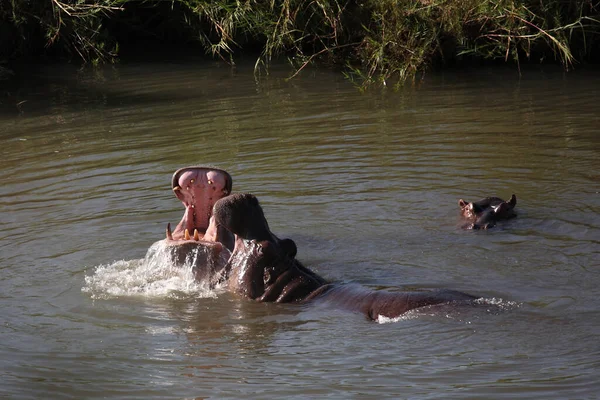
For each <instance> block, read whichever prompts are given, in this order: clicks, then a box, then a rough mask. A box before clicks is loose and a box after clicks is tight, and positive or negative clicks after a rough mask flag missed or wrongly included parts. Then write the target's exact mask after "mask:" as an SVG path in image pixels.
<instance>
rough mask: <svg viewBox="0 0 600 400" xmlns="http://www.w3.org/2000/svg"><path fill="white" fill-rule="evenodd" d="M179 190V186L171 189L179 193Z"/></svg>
mask: <svg viewBox="0 0 600 400" xmlns="http://www.w3.org/2000/svg"><path fill="white" fill-rule="evenodd" d="M180 190H181V186H175V187H174V188H173V191H174V192H179V191H180Z"/></svg>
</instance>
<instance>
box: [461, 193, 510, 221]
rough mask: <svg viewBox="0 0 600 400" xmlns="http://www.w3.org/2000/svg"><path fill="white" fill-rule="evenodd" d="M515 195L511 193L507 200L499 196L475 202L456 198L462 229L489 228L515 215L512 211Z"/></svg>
mask: <svg viewBox="0 0 600 400" xmlns="http://www.w3.org/2000/svg"><path fill="white" fill-rule="evenodd" d="M516 204H517V197H516V196H515V195H514V194H513V195H512V196H511V197H510V199H509V200H508V201H504V200H502V199H501V198H499V197H486V198H485V199H481V200H479V201H475V202H467V201H464V200H463V199H460V200H458V206H459V207H460V215H461V217H462V219H463V224H462V227H463V228H464V229H489V228H492V227H494V226H495V225H496V222H498V221H502V220H506V219H510V218H513V217H516V216H517V214H516V213H515V211H514V208H515V205H516Z"/></svg>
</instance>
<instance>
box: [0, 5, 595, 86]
mask: <svg viewBox="0 0 600 400" xmlns="http://www.w3.org/2000/svg"><path fill="white" fill-rule="evenodd" d="M123 27H127V29H128V35H127V37H126V38H125V37H124V36H123V34H122V33H120V32H121V31H122V29H123ZM599 35H600V0H584V1H574V0H551V1H545V0H535V1H534V0H483V1H476V0H461V1H459V0H362V1H357V0H269V1H265V0H43V1H36V2H32V1H30V0H6V1H3V2H0V63H2V62H6V61H11V60H14V59H18V58H23V57H33V56H40V55H45V56H47V57H51V58H57V57H62V58H64V57H67V58H71V59H79V60H81V61H82V62H84V63H93V64H98V63H105V62H111V61H114V60H116V59H117V58H118V56H119V44H120V42H122V41H123V40H128V41H135V40H136V39H137V38H140V37H144V38H145V39H148V38H152V39H153V40H169V41H171V42H173V41H174V42H179V43H185V44H188V43H197V44H199V45H200V46H201V47H202V48H203V49H204V51H205V52H206V53H208V54H209V55H211V56H213V57H219V58H221V59H223V60H225V61H227V62H233V60H234V57H235V55H236V54H238V53H240V52H243V51H248V50H252V51H253V50H258V56H257V63H256V68H257V69H260V68H266V69H267V70H268V66H269V63H270V62H271V61H272V60H273V59H276V58H280V57H282V56H284V57H287V58H288V59H289V60H290V61H291V62H292V63H293V64H294V65H295V66H296V69H297V72H299V71H300V70H302V69H303V68H304V67H305V66H306V65H309V64H311V63H315V62H317V63H321V64H327V65H332V66H337V67H340V68H341V69H343V70H344V71H345V73H346V75H347V76H348V77H350V78H351V79H355V80H357V81H359V82H361V84H369V83H374V82H381V83H385V84H387V83H388V82H392V81H393V82H394V83H395V84H397V85H398V84H402V83H403V82H406V81H410V80H414V79H415V78H416V77H417V76H419V74H420V73H423V72H424V71H427V70H428V69H430V68H432V67H434V66H443V65H448V64H453V63H457V62H470V61H472V60H477V61H478V60H503V61H506V62H513V63H515V64H516V65H517V66H519V65H520V64H521V63H523V62H526V61H534V62H540V61H551V62H557V63H560V64H562V65H563V67H564V68H565V69H570V68H571V67H572V66H573V64H575V63H577V62H582V61H586V60H589V59H591V58H593V56H594V54H598V50H599V48H600V45H599V41H598V39H599V37H600V36H599Z"/></svg>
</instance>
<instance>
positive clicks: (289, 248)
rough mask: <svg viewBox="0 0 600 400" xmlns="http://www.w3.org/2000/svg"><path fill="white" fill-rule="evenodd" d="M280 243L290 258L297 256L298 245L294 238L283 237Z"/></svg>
mask: <svg viewBox="0 0 600 400" xmlns="http://www.w3.org/2000/svg"><path fill="white" fill-rule="evenodd" d="M279 245H280V246H281V249H282V250H283V252H284V253H285V254H287V256H288V257H289V258H294V257H296V253H297V252H298V248H297V247H296V243H294V241H293V240H292V239H282V240H280V241H279Z"/></svg>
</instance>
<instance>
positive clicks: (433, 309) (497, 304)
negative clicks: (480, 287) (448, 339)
mask: <svg viewBox="0 0 600 400" xmlns="http://www.w3.org/2000/svg"><path fill="white" fill-rule="evenodd" d="M520 305H521V304H520V303H518V302H516V301H510V300H504V299H501V298H496V297H491V298H485V297H481V298H478V299H475V300H473V301H472V302H469V303H462V304H453V303H444V304H436V305H432V306H427V307H421V308H416V309H414V310H410V311H408V312H406V313H404V314H402V315H399V316H398V317H393V318H390V317H386V316H385V315H379V316H378V317H377V320H376V322H377V323H379V324H389V323H393V322H401V321H408V320H411V319H416V318H419V317H422V316H442V315H443V316H444V317H446V318H448V319H455V320H457V321H463V322H465V323H467V324H470V323H471V321H470V319H471V318H472V317H473V316H474V315H472V314H469V315H467V316H466V318H465V312H467V314H468V313H469V311H468V310H475V309H477V310H482V311H484V312H485V313H486V314H499V313H502V312H505V311H510V310H512V309H514V308H517V307H520Z"/></svg>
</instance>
